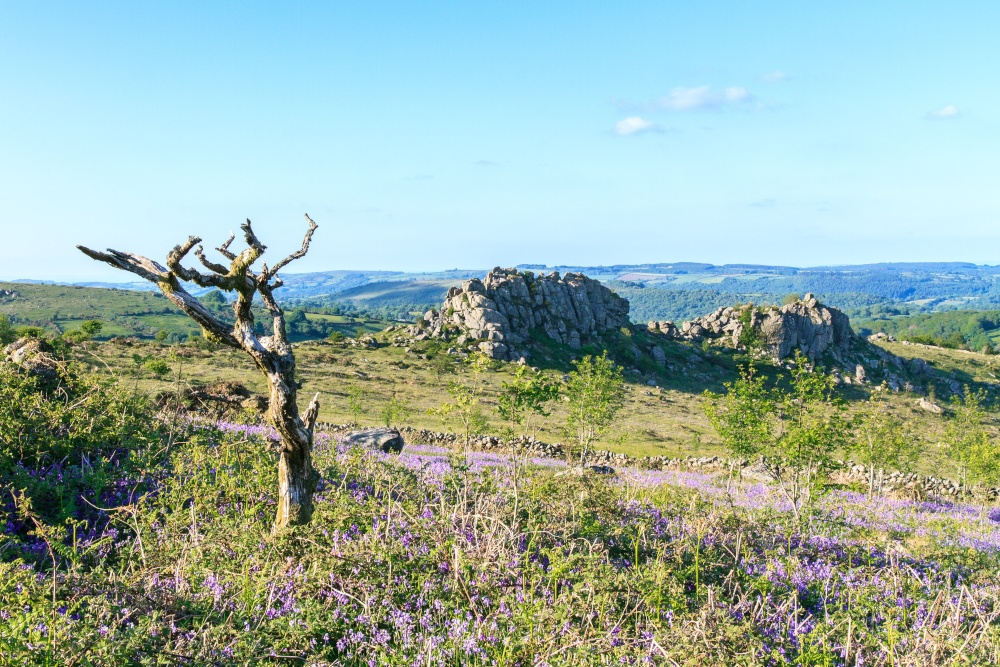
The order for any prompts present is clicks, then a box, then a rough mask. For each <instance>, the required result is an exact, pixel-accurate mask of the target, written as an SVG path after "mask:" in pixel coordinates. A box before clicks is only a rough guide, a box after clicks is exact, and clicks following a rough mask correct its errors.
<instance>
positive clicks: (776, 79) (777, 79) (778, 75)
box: [760, 70, 792, 83]
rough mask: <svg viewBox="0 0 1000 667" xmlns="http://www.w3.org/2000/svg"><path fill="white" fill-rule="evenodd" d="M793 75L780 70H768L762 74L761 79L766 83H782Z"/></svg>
mask: <svg viewBox="0 0 1000 667" xmlns="http://www.w3.org/2000/svg"><path fill="white" fill-rule="evenodd" d="M791 79H792V77H790V76H788V75H787V74H785V73H784V72H782V71H780V70H776V71H774V72H768V73H767V74H761V75H760V80H761V81H764V82H765V83H782V82H784V81H790V80H791Z"/></svg>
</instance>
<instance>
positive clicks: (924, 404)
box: [917, 398, 944, 415]
mask: <svg viewBox="0 0 1000 667" xmlns="http://www.w3.org/2000/svg"><path fill="white" fill-rule="evenodd" d="M917 407H918V408H920V409H921V410H926V411H927V412H932V413H934V414H936V415H939V414H942V413H943V412H944V408H942V407H941V406H940V405H938V404H937V403H935V402H933V401H929V400H927V399H926V398H919V399H917Z"/></svg>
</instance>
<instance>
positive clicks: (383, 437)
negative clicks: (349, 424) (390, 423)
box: [344, 428, 405, 454]
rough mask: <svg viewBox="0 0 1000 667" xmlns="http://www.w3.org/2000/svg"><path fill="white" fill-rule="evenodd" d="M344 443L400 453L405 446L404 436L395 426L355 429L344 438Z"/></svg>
mask: <svg viewBox="0 0 1000 667" xmlns="http://www.w3.org/2000/svg"><path fill="white" fill-rule="evenodd" d="M344 444H345V445H348V446H354V445H356V446H358V447H366V448H368V449H379V450H382V451H383V452H385V453H386V454H399V453H400V452H401V451H403V447H404V446H405V443H404V442H403V436H402V435H400V433H399V431H397V430H396V429H394V428H370V429H365V430H363V431H355V432H354V433H351V434H349V435H348V436H347V437H346V438H345V439H344Z"/></svg>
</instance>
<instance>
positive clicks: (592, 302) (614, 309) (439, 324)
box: [424, 267, 629, 361]
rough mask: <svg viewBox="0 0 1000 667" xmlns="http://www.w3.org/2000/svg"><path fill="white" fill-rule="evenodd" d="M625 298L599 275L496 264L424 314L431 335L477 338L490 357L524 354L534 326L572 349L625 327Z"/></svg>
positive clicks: (513, 357)
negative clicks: (542, 271)
mask: <svg viewBox="0 0 1000 667" xmlns="http://www.w3.org/2000/svg"><path fill="white" fill-rule="evenodd" d="M628 310H629V305H628V301H627V300H625V299H623V298H621V297H619V296H618V295H616V294H615V293H614V292H612V291H611V290H609V289H608V288H607V287H605V286H604V285H602V284H601V283H600V282H598V281H597V280H593V279H591V278H588V277H587V276H585V275H583V274H579V273H567V274H566V275H565V276H563V277H560V276H559V274H558V273H556V272H552V273H550V274H548V275H538V276H536V275H535V274H533V273H532V272H530V271H524V272H521V271H517V270H516V269H501V268H499V267H498V268H495V269H493V270H492V271H490V273H489V275H487V276H486V278H485V279H483V280H479V279H472V280H467V281H466V282H465V283H463V285H462V287H461V288H459V287H453V288H452V289H451V290H449V291H448V296H447V297H446V298H445V301H444V304H443V305H442V307H441V309H440V310H439V311H428V312H427V314H425V315H424V321H425V322H427V325H426V328H425V330H426V331H428V332H429V334H428V335H430V336H434V337H441V338H444V337H448V336H449V335H451V334H452V333H455V334H458V337H457V339H456V342H457V343H458V344H459V345H463V344H465V343H467V342H475V341H479V342H478V347H479V349H480V350H482V351H483V352H484V353H485V354H487V355H489V356H491V357H493V358H494V359H505V360H510V361H517V360H518V359H520V358H521V357H524V356H527V349H526V347H527V346H528V344H529V342H530V341H531V334H532V331H543V332H544V333H545V334H546V335H547V336H548V337H549V338H551V339H553V340H555V341H556V342H559V343H562V344H564V345H568V346H569V347H571V348H573V349H577V348H579V347H581V346H582V345H583V344H584V343H585V342H587V341H588V340H589V339H590V338H591V337H593V336H595V335H597V334H600V333H602V332H604V331H607V330H610V329H616V328H619V327H622V326H628V323H629V322H628Z"/></svg>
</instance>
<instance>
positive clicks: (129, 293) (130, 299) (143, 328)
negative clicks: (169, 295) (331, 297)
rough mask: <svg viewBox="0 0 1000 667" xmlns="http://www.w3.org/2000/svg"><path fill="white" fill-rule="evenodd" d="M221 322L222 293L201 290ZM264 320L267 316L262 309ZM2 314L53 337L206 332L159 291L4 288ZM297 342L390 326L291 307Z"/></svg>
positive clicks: (352, 314)
mask: <svg viewBox="0 0 1000 667" xmlns="http://www.w3.org/2000/svg"><path fill="white" fill-rule="evenodd" d="M199 298H200V299H201V300H202V301H203V302H204V303H205V304H206V305H207V306H208V307H209V308H210V309H211V310H212V311H213V312H215V313H218V314H219V316H220V317H223V318H226V317H229V316H230V313H229V306H228V305H227V304H226V301H225V299H224V298H222V297H221V294H220V293H218V292H207V291H205V290H202V291H201V295H200V297H199ZM258 312H260V314H261V315H263V312H262V311H260V310H259V309H258ZM0 314H2V315H5V316H6V317H7V318H8V320H9V321H10V323H11V324H12V325H13V326H14V327H26V326H27V327H39V328H41V329H43V330H44V331H46V332H48V333H49V334H62V333H65V332H67V331H72V330H74V329H77V328H79V326H80V324H82V323H83V321H84V320H93V319H96V320H100V321H101V322H102V323H103V327H102V330H101V332H100V334H99V335H98V337H99V338H101V339H104V340H107V339H109V338H113V337H115V336H135V337H138V338H143V339H151V338H154V337H155V336H156V335H157V334H158V333H159V332H161V331H162V332H163V334H162V335H165V336H166V340H168V341H171V342H183V341H186V340H189V339H197V338H200V337H201V329H199V328H198V326H197V325H196V324H195V323H194V322H192V321H191V320H190V319H189V318H188V317H186V316H185V315H183V314H182V313H181V312H180V311H179V310H178V309H177V308H175V307H174V305H173V304H171V303H170V302H169V301H168V300H167V299H166V298H164V297H163V296H162V295H161V294H160V293H159V292H149V291H142V290H132V289H117V288H101V287H83V286H79V285H50V284H40V283H0ZM288 317H289V326H290V335H291V336H292V339H293V340H296V341H300V340H311V339H315V338H325V337H327V336H329V335H330V334H331V333H333V332H334V331H337V332H340V333H342V334H350V335H354V334H355V333H356V332H357V330H358V328H359V327H360V328H362V329H364V330H365V331H368V332H372V331H380V330H381V329H383V328H384V327H385V325H386V321H384V320H382V319H377V318H373V317H371V316H370V315H367V314H366V313H362V312H359V311H358V310H357V309H356V308H354V307H353V306H350V305H349V304H348V305H347V307H345V308H335V309H332V310H331V309H330V308H317V309H310V308H308V307H299V308H294V307H293V308H289V311H288Z"/></svg>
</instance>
